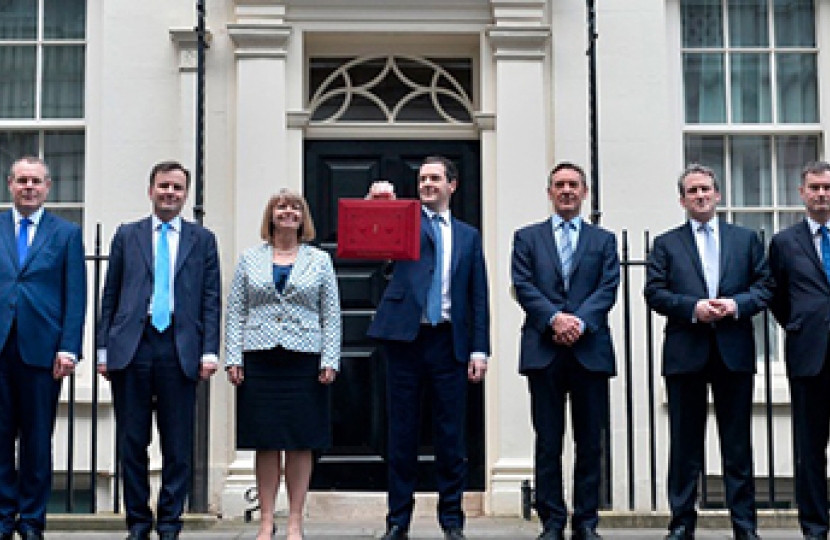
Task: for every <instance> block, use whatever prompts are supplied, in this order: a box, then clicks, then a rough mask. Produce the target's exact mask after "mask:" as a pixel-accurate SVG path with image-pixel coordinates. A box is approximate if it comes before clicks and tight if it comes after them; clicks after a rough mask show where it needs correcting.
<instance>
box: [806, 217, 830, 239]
mask: <svg viewBox="0 0 830 540" xmlns="http://www.w3.org/2000/svg"><path fill="white" fill-rule="evenodd" d="M806 219H807V225H808V226H809V227H810V233H812V235H813V236H815V235H817V234H818V229H819V227H821V226H822V225H824V226H828V224H827V223H819V222H818V221H816V220H814V219H813V218H811V217H810V216H806Z"/></svg>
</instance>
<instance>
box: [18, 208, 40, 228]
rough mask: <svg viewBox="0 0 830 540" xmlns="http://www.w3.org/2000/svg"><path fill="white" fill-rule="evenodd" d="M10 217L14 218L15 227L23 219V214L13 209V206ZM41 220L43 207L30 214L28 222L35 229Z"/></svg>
mask: <svg viewBox="0 0 830 540" xmlns="http://www.w3.org/2000/svg"><path fill="white" fill-rule="evenodd" d="M12 216H13V217H14V224H15V225H17V224H18V223H20V220H21V219H23V214H21V213H20V212H18V211H17V208H15V207H14V206H12ZM42 218H43V207H42V206H41V207H40V208H38V209H37V210H35V211H34V212H32V215H31V216H29V221H31V222H32V224H33V225H34V226H35V227H37V226H38V225H40V220H41V219H42Z"/></svg>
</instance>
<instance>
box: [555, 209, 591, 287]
mask: <svg viewBox="0 0 830 540" xmlns="http://www.w3.org/2000/svg"><path fill="white" fill-rule="evenodd" d="M581 229H582V230H580V231H579V239H578V240H577V242H576V249H575V250H574V256H573V260H572V261H571V275H574V274H575V273H576V269H577V268H578V267H579V261H581V260H582V255H584V254H585V252H586V251H587V250H588V247H587V246H588V243H590V242H591V239H592V238H593V234H594V231H593V225H591V224H589V223H587V222H586V221H585V220H584V219H583V220H582V225H581ZM560 266H562V265H561V264H560Z"/></svg>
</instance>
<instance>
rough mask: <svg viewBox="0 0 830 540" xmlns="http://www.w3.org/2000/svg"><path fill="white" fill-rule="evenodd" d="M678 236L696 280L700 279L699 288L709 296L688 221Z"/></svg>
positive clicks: (701, 263) (698, 253)
mask: <svg viewBox="0 0 830 540" xmlns="http://www.w3.org/2000/svg"><path fill="white" fill-rule="evenodd" d="M678 236H679V238H680V243H681V244H682V245H683V248H684V249H685V250H686V252H687V253H688V255H689V260H690V261H692V266H694V269H695V272H697V276H698V278H700V286H701V287H702V288H703V292H704V293H705V295H706V296H709V287H708V286H707V285H706V276H705V275H704V274H703V262H702V261H701V260H700V252H699V251H698V250H697V243H696V242H695V233H694V231H692V226H691V225H690V224H689V222H688V221H687V222H686V224H685V225H683V227H681V228H680V231H679V234H678ZM721 252H723V250H721Z"/></svg>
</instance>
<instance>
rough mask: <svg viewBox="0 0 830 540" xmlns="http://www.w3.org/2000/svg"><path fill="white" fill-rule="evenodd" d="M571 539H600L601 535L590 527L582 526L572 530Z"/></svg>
mask: <svg viewBox="0 0 830 540" xmlns="http://www.w3.org/2000/svg"><path fill="white" fill-rule="evenodd" d="M571 540H602V537H601V536H600V535H599V534H597V531H595V530H594V529H592V528H591V527H582V528H580V529H576V530H575V531H574V533H573V535H572V536H571Z"/></svg>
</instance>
